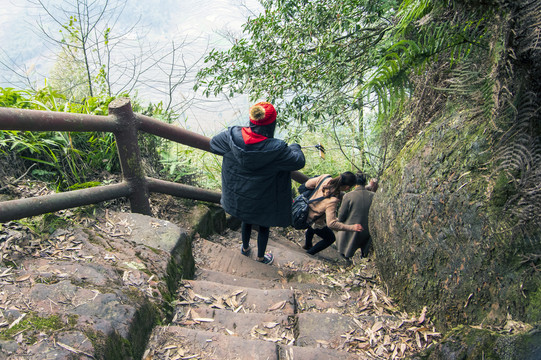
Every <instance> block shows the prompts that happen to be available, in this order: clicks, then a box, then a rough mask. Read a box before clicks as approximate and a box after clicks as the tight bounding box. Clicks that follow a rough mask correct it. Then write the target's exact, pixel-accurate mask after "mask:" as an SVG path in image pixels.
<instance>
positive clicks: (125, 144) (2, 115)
mask: <svg viewBox="0 0 541 360" xmlns="http://www.w3.org/2000/svg"><path fill="white" fill-rule="evenodd" d="M0 130H20V131H70V132H85V131H104V132H112V133H113V134H114V136H115V139H116V142H117V151H118V156H119V159H120V164H121V168H122V176H123V179H124V180H123V182H121V183H120V184H115V185H103V186H98V187H93V188H89V189H83V190H74V191H69V192H64V193H59V194H53V195H45V196H39V197H35V198H27V199H18V200H10V201H3V202H0V222H6V221H10V220H16V219H21V218H24V217H28V216H35V215H40V214H45V213H49V212H54V211H58V210H63V209H68V208H72V207H78V206H83V205H89V204H94V203H98V202H101V201H106V200H112V199H117V198H121V197H127V198H129V200H130V208H131V211H132V212H136V213H140V214H145V215H151V211H150V203H149V193H150V192H157V193H163V194H169V195H173V196H179V197H183V198H189V199H194V200H201V201H208V202H213V203H219V202H220V199H221V193H219V192H215V191H210V190H205V189H199V188H196V187H193V186H188V185H182V184H178V183H174V182H170V181H164V180H159V179H153V178H149V177H146V176H145V174H144V171H143V168H142V165H141V155H140V149H139V146H138V141H137V137H138V132H139V131H144V132H146V133H149V134H153V135H156V136H159V137H162V138H165V139H168V140H171V141H174V142H177V143H180V144H184V145H187V146H190V147H194V148H197V149H201V150H204V151H210V138H208V137H206V136H203V135H200V134H197V133H194V132H191V131H189V130H186V129H182V128H180V127H178V126H175V125H171V124H167V123H164V122H162V121H158V120H156V119H153V118H151V117H148V116H144V115H140V114H135V113H133V111H132V107H131V103H130V100H129V99H128V98H118V99H115V100H113V101H112V102H111V103H110V104H109V116H100V115H87V114H72V113H62V112H51V111H39V110H25V109H12V108H0ZM291 177H292V179H293V180H295V181H297V182H299V183H304V182H306V180H307V179H308V177H307V176H306V175H304V174H303V173H301V172H299V171H293V172H291Z"/></svg>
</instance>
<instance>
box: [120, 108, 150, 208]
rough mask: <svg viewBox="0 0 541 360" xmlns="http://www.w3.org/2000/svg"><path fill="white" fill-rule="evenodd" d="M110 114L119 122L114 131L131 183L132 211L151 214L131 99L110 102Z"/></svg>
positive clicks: (126, 173) (122, 163) (125, 176)
mask: <svg viewBox="0 0 541 360" xmlns="http://www.w3.org/2000/svg"><path fill="white" fill-rule="evenodd" d="M109 115H113V116H114V117H115V120H116V121H117V122H118V124H119V127H118V130H116V131H115V132H114V134H115V138H116V146H117V150H118V156H119V158H120V166H121V167H122V176H123V177H124V180H125V181H126V182H127V183H128V184H129V185H130V187H131V189H132V193H131V195H130V196H129V199H130V207H131V211H132V212H135V213H139V214H144V215H151V214H152V213H151V210H150V202H149V191H148V187H147V183H146V179H145V173H144V170H143V166H142V163H141V152H140V150H139V143H138V142H137V134H138V124H137V120H136V118H135V116H134V114H133V110H132V107H131V103H130V99H127V98H118V99H115V100H113V101H112V102H111V103H110V104H109Z"/></svg>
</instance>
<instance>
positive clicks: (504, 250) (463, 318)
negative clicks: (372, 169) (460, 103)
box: [370, 114, 541, 326]
mask: <svg viewBox="0 0 541 360" xmlns="http://www.w3.org/2000/svg"><path fill="white" fill-rule="evenodd" d="M478 125H479V124H478V123H473V122H468V120H466V119H465V118H464V117H463V116H462V115H461V114H455V115H452V116H450V117H448V118H444V119H442V120H441V122H440V123H439V124H434V125H433V126H432V127H430V128H429V129H427V130H426V132H425V134H424V135H423V136H421V137H419V138H417V139H415V140H412V141H410V143H408V144H407V146H406V147H405V148H404V149H403V151H402V153H401V154H400V156H399V158H398V159H397V161H396V162H395V163H394V164H393V166H391V167H390V168H389V169H388V170H387V172H386V173H385V177H384V179H383V181H382V184H383V185H382V186H381V190H380V191H379V192H378V193H377V194H376V196H375V198H374V202H373V205H372V208H371V224H370V228H371V231H372V233H373V236H374V247H375V249H376V253H377V260H376V261H377V263H378V268H379V270H380V271H381V274H382V277H383V278H384V280H385V281H386V282H387V283H388V284H389V289H390V290H391V291H392V293H393V295H394V296H395V298H398V299H399V300H400V302H401V303H402V304H404V305H405V306H406V308H407V309H408V310H414V309H421V308H422V307H423V306H428V307H429V309H430V311H429V313H431V314H432V315H434V316H435V320H436V321H437V323H439V324H440V325H444V326H454V325H457V324H480V323H487V324H501V323H502V322H504V321H505V320H506V319H507V316H508V314H510V315H511V316H512V317H513V319H515V320H521V321H527V322H536V321H539V320H540V315H541V314H540V312H539V300H540V295H541V294H540V290H539V289H540V288H539V285H540V275H539V270H537V269H536V267H535V265H536V261H537V262H538V260H536V259H535V257H534V255H535V254H539V252H540V250H541V247H540V242H539V241H540V240H539V239H540V229H539V228H536V227H535V226H531V227H528V225H532V224H531V223H528V222H525V223H521V222H520V220H519V219H518V218H517V217H516V216H515V215H514V213H513V211H512V210H513V208H511V209H506V208H504V207H503V203H505V202H503V203H502V202H500V200H499V199H500V197H503V198H505V199H507V198H509V197H510V196H512V194H511V193H508V192H509V191H510V189H509V187H506V186H501V185H500V183H501V182H502V180H500V177H501V176H502V175H500V174H499V173H498V169H499V164H495V163H492V164H491V163H487V161H488V160H489V158H490V157H489V155H490V147H491V146H492V143H493V139H491V138H490V137H491V134H492V133H491V132H490V131H487V129H488V126H487V127H483V126H478ZM503 176H505V175H503ZM507 182H508V180H507V179H506V180H505V181H503V183H504V184H505V185H507V184H508V183H507ZM537 220H538V219H537Z"/></svg>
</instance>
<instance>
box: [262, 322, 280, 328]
mask: <svg viewBox="0 0 541 360" xmlns="http://www.w3.org/2000/svg"><path fill="white" fill-rule="evenodd" d="M277 325H280V324H278V323H277V322H266V323H263V326H264V327H266V328H267V329H273V328H275V327H276V326H277Z"/></svg>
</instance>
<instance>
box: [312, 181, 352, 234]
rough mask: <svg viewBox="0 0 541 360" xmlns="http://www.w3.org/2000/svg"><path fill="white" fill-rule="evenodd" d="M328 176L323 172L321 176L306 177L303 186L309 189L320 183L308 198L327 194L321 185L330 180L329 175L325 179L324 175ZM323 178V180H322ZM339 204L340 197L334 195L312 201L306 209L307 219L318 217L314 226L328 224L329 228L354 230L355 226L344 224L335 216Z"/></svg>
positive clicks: (318, 226)
mask: <svg viewBox="0 0 541 360" xmlns="http://www.w3.org/2000/svg"><path fill="white" fill-rule="evenodd" d="M327 176H329V174H323V175H321V176H318V177H315V178H312V179H308V180H307V181H306V184H305V186H306V187H307V188H309V189H315V188H316V186H317V185H318V184H319V183H320V182H322V181H323V182H322V183H321V185H320V186H319V189H317V191H316V192H315V193H314V194H313V195H312V196H311V197H310V199H316V198H318V197H321V196H327V195H328V194H327V193H326V192H325V193H324V192H323V187H324V186H325V184H327V183H328V182H329V181H331V177H328V178H326V179H325V177H327ZM323 179H325V180H323ZM339 204H340V199H339V198H337V197H334V196H331V197H328V198H325V199H322V200H320V201H317V202H314V203H312V204H310V205H309V207H310V210H309V211H308V220H310V221H312V220H313V219H314V218H316V217H318V218H317V220H316V221H315V222H314V224H313V225H312V226H313V227H316V228H322V227H324V226H325V225H326V226H328V227H329V228H330V229H332V230H335V231H338V230H346V231H355V228H354V226H353V225H346V224H344V223H341V222H340V221H338V218H337V217H336V210H337V209H338V205H339Z"/></svg>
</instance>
